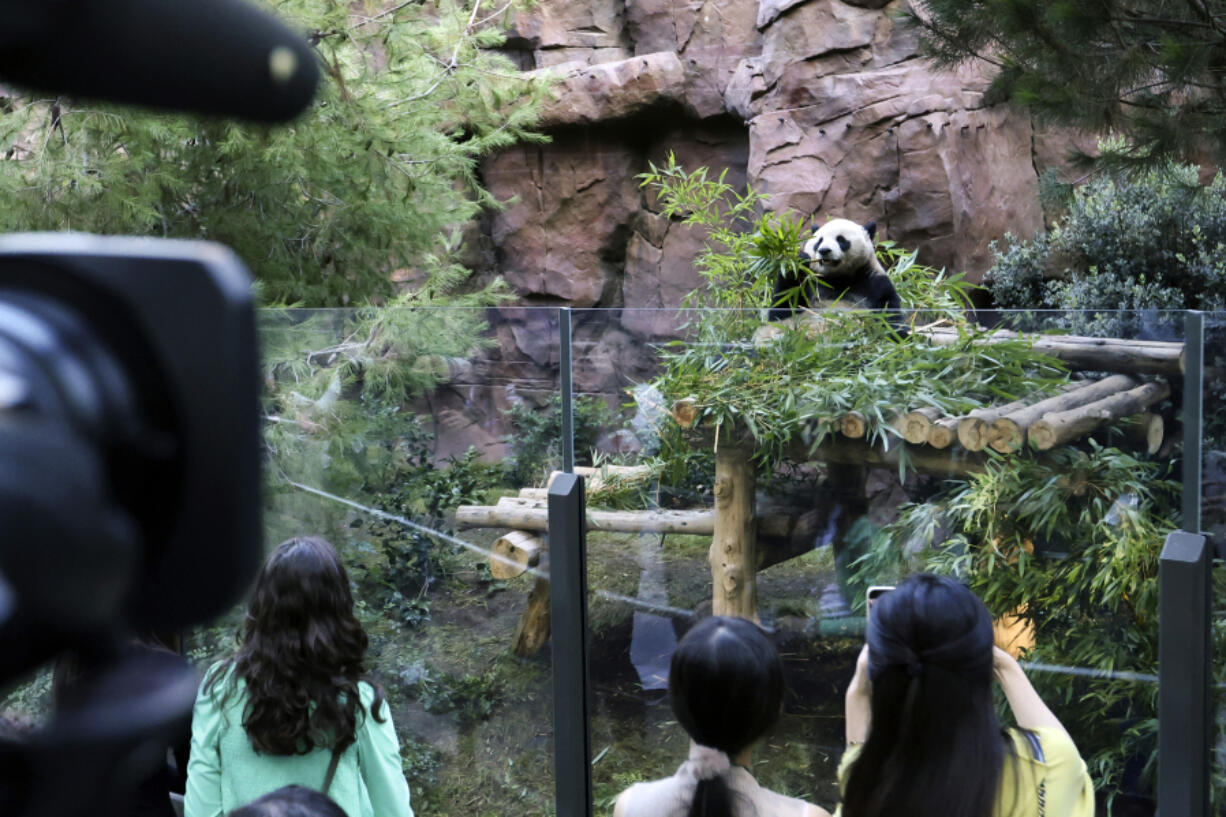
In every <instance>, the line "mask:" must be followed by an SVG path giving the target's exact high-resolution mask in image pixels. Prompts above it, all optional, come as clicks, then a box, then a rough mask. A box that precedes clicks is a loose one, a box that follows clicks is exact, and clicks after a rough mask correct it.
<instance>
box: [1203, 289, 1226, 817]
mask: <svg viewBox="0 0 1226 817" xmlns="http://www.w3.org/2000/svg"><path fill="white" fill-rule="evenodd" d="M1203 400H1204V421H1205V437H1204V442H1203V444H1202V452H1203V459H1202V467H1203V471H1202V493H1201V530H1202V531H1204V532H1205V533H1207V534H1208V535H1209V536H1210V537H1212V541H1213V542H1214V543H1215V544H1216V546H1217V548H1218V553H1221V552H1222V550H1221V549H1222V548H1223V547H1224V546H1226V312H1207V313H1205V374H1204V392H1203ZM1215 565H1216V569H1215V570H1214V571H1213V591H1214V592H1213V611H1214V612H1213V644H1212V649H1213V674H1212V679H1213V684H1214V690H1213V691H1214V695H1213V703H1214V710H1215V711H1214V719H1215V724H1216V728H1215V730H1214V747H1213V787H1214V797H1215V802H1216V803H1217V804H1218V806H1217V807H1218V809H1219V810H1220V809H1221V804H1222V803H1223V802H1226V570H1223V569H1222V562H1221V561H1220V560H1219V561H1217V562H1216V563H1215Z"/></svg>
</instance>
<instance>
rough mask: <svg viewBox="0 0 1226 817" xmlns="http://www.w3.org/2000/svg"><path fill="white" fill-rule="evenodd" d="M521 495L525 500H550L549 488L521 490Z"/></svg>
mask: <svg viewBox="0 0 1226 817" xmlns="http://www.w3.org/2000/svg"><path fill="white" fill-rule="evenodd" d="M519 495H520V496H521V497H523V498H524V499H549V489H548V488H520V489H519Z"/></svg>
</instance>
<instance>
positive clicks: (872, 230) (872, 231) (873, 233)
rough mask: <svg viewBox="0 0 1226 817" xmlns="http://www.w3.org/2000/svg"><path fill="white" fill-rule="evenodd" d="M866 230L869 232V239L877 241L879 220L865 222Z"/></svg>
mask: <svg viewBox="0 0 1226 817" xmlns="http://www.w3.org/2000/svg"><path fill="white" fill-rule="evenodd" d="M864 232H866V233H868V240H869V241H876V240H877V222H875V221H870V222H869V223H868V224H865V225H864Z"/></svg>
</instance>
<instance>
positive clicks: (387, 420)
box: [188, 308, 561, 814]
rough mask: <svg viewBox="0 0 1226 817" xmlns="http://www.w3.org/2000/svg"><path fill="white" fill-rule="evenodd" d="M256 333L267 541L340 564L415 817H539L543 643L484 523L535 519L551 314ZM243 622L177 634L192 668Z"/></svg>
mask: <svg viewBox="0 0 1226 817" xmlns="http://www.w3.org/2000/svg"><path fill="white" fill-rule="evenodd" d="M260 327H261V342H262V353H263V359H264V369H263V374H264V376H265V382H266V390H265V398H264V412H265V414H264V420H265V455H266V470H267V474H266V481H267V501H266V506H265V528H266V537H265V538H266V543H267V546H268V547H270V548H271V547H273V546H274V545H275V544H276V543H278V542H281V541H282V540H285V539H287V538H289V537H293V536H298V535H303V534H316V535H320V536H323V537H324V538H326V539H328V540H329V541H331V542H332V543H334V544H335V545H336V547H337V549H338V551H339V552H340V554H341V556H342V558H343V560H344V563H345V565H346V566H347V568H348V571H349V576H350V579H351V582H352V585H353V587H354V589H355V594H356V599H357V608H358V617H359V620H360V621H361V623H362V625H363V627H364V628H365V630H366V632H367V634H368V636H369V638H370V648H369V652H368V668H369V670H370V672H371V674H372V675H373V677H374V678H375V679H376V680H378V681H379V682H380V683H381V684H382V686H383V689H384V690H385V691H386V694H387V697H388V700H389V701H390V704H391V713H392V719H393V722H394V723H395V725H396V730H397V733H398V735H399V738H400V742H401V758H402V761H403V768H404V773H405V775H406V777H407V779H408V782H409V786H410V791H411V793H412V800H413V807H414V809H415V811H416V812H417V813H419V814H432V813H448V810H449V809H451V808H453V807H455V806H457V805H462V810H463V811H464V813H467V814H547V813H550V812H551V811H552V810H553V802H554V786H553V776H554V771H553V745H552V744H553V739H552V731H553V730H552V719H553V710H552V700H553V698H552V691H551V659H550V653H549V650H548V648H547V647H546V646H545V645H544V637H545V636H547V634H548V633H547V631H545V632H543V633H542V632H537V631H531V630H530V629H529V631H527V632H524V623H525V622H528V623H532V621H533V620H532V619H531V615H530V612H531V610H532V609H533V608H532V604H533V603H535V602H536V601H537V599H538V597H539V591H537V590H536V588H537V586H538V578H537V576H536V575H534V574H537V573H538V572H539V571H537V570H536V568H535V563H533V565H534V566H533V567H529V565H528V562H527V561H526V560H525V562H524V563H522V564H520V563H516V562H514V561H512V560H510V559H506V558H503V559H501V560H500V559H499V558H497V554H500V553H506V552H510V550H509V549H507V550H503V545H501V544H499V543H500V542H503V540H505V539H506V538H507V537H506V536H504V534H505V532H506V531H505V530H499V529H497V527H496V526H491V525H494V524H495V523H492V522H491V521H490V520H489V519H486V518H484V517H483V514H486V515H488V514H489V513H492V512H494V510H495V509H496V508H498V507H500V506H502V507H504V508H505V507H506V505H507V503H508V502H509V503H510V505H511V507H512V508H513V509H518V510H525V509H526V510H531V509H532V508H535V507H536V506H537V505H540V504H541V503H540V502H539V501H538V500H536V499H521V498H520V490H519V489H520V488H521V487H527V486H540V485H543V484H544V477H545V475H546V474H547V473H548V472H549V471H550V470H551V469H552V468H553V467H556V463H557V462H558V458H559V452H560V448H561V443H560V440H561V426H560V422H559V412H558V406H559V404H560V396H559V392H558V361H559V344H558V311H557V310H556V309H519V308H514V309H513V308H499V309H491V310H482V309H446V310H444V309H418V310H408V309H397V310H373V309H372V310H287V311H264V312H263V313H262V314H261V316H260ZM463 506H468V507H469V508H470V510H469V511H468V513H467V515H465V513H464V512H463V511H462V510H458V509H460V508H462V507H463ZM474 508H475V510H473V509H474ZM538 516H540V518H541V520H542V522H543V518H544V512H543V511H542V512H541V513H540V514H538ZM521 527H524V525H521ZM543 536H544V534H543V531H542V530H541V526H540V525H538V526H536V527H532V528H531V529H530V531H528V532H526V533H525V534H524V535H523V536H522V537H520V538H519V539H518V544H517V547H518V548H519V549H520V551H525V550H527V549H528V548H529V547H530V545H531V543H532V542H536V543H538V544H539V543H540V542H541V540H542V538H543ZM526 611H527V612H526ZM242 615H243V610H242V609H236V610H235V611H234V612H233V614H232V615H231V616H229V617H227V618H225V619H224V620H222V621H219V622H216V624H215V625H214V626H212V627H209V628H204V629H201V630H199V631H197V632H195V633H193V634H192V636H191V638H190V639H189V643H188V646H189V649H190V651H191V655H192V657H193V658H194V659H196V660H197V661H198V662H199V663H200V664H201V666H208V665H209V664H210V663H211V662H212V661H213V660H215V659H217V658H218V657H221V656H225V655H227V654H229V653H230V652H231V651H232V650H233V648H234V639H233V633H234V631H235V628H236V625H237V623H238V622H239V620H240V619H241V617H242Z"/></svg>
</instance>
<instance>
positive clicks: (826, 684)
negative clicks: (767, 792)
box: [572, 309, 1184, 813]
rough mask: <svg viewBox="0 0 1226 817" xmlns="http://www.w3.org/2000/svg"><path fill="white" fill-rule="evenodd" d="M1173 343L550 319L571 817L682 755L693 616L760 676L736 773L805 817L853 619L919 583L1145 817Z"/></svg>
mask: <svg viewBox="0 0 1226 817" xmlns="http://www.w3.org/2000/svg"><path fill="white" fill-rule="evenodd" d="M1183 327H1184V315H1183V313H1175V312H1153V313H1145V314H1137V313H1105V312H1097V313H1043V312H1027V313H1006V312H986V313H969V312H960V311H956V310H942V309H936V310H931V311H926V312H915V313H908V314H906V315H901V316H894V317H892V318H891V317H890V316H887V315H884V314H883V313H876V314H872V313H856V312H852V311H849V310H828V311H827V312H826V313H824V314H821V315H811V316H802V317H797V316H794V317H792V318H789V319H786V320H776V321H771V322H763V320H762V319H761V316H760V315H759V314H758V313H757V312H735V311H697V310H695V311H673V310H630V309H622V310H576V311H575V312H574V331H573V338H572V342H573V345H574V361H575V362H574V371H575V386H574V388H575V401H576V423H575V443H576V444H575V450H576V457H577V462H578V463H579V465H580V466H583V467H586V468H587V469H589V470H588V471H587V472H586V473H587V475H588V477H589V483H588V494H587V496H588V505H587V507H588V513H589V534H588V584H589V604H590V634H591V643H590V656H591V678H592V687H593V695H592V702H593V703H592V738H591V746H592V753H593V756H592V763H593V767H592V771H593V785H594V789H595V800H596V807H597V811H598V812H601V811H602V810H603V812H604V813H608V811H609V810H610V809H611V807H612V805H613V803H614V802H615V800H616V798H617V796H618V794H619V793H620V792H621V791H623V790H624V789H625V788H626V787H627V786H628V785H630V784H631V783H634V782H637V781H643V780H653V779H657V778H663V777H667V776H669V775H671V774H673V773H674V771H675V770H676V769H677V767H678V765H679V764H680V763H681V762H682V761H684V760H685V759H686V757H687V746H688V742H689V739H688V737H687V735H686V733H685V731H684V730H683V729H682V728H681V727H680V726H679V725H678V723H677V719H676V717H675V716H674V714H673V712H672V711H671V710H670V705H669V702H668V698H667V688H668V675H669V662H670V659H671V656H672V655H673V652H674V650H675V649H676V646H677V644H678V642H679V640H680V639H681V638H683V637H684V635H685V633H686V632H687V631H688V630H689V629H690V628H691V627H692V626H693V625H694V624H695V622H696V621H697V620H699V619H701V618H702V617H704V616H706V615H708V614H710V613H711V612H712V611H714V612H716V613H727V614H734V615H741V616H744V617H750V618H754V619H755V620H757V621H759V622H760V623H761V625H762V626H763V628H765V630H766V631H767V633H768V634H769V636H770V638H771V640H772V641H773V642H774V644H775V646H776V647H777V649H778V652H779V654H780V656H781V658H782V661H783V667H784V673H785V678H786V685H787V693H786V695H785V696H784V699H783V702H782V705H783V714H782V717H781V718H780V719H779V722H778V723H777V724H776V725H775V727H774V728H773V729H772V730H771V731H770V732H769V733H768V734H767V736H766V738H765V739H764V740H763V741H762V743H761V744H760V745H759V746H758V747H757V749H756V753H755V756H754V760H753V765H752V770H753V774H754V775H755V776H756V778H757V780H758V782H759V783H760V784H761V785H763V786H766V787H767V788H770V789H773V790H775V791H777V792H783V793H786V794H788V795H792V796H795V797H800V798H803V799H805V800H809V801H811V802H814V803H816V804H818V805H820V806H822V807H824V808H827V809H829V810H833V809H834V806H835V805H836V804H837V802H838V799H839V793H838V788H837V784H836V779H837V770H838V767H839V763H840V759H841V758H842V757H843V755H844V748H845V734H844V724H845V721H844V691H845V689H846V688H847V686H848V683H849V681H850V679H851V678H852V674H853V669H854V667H855V664H856V658H857V655H858V654H859V651H860V649H861V646H862V645H863V643H864V630H865V622H866V619H865V605H866V595H867V593H868V592H869V588H870V587H874V586H895V585H897V584H899V583H900V582H901V581H903V580H904V579H906V578H907V577H908V576H911V575H913V574H916V573H921V572H935V573H939V574H944V575H948V576H953V577H955V578H956V579H957V580H959V581H960V582H964V583H965V584H966V585H967V586H969V587H970V589H971V590H972V591H973V592H974V593H975V594H977V595H978V596H980V597H981V598H982V599H983V601H984V602H985V604H986V605H987V607H988V609H989V611H990V613H991V614H992V616H993V618H994V620H995V638H996V642H997V644H999V645H1000V646H1002V647H1004V648H1005V649H1007V650H1008V651H1009V652H1010V653H1012V654H1013V655H1014V656H1016V658H1017V659H1020V665H1021V667H1023V668H1024V670H1025V672H1026V674H1027V675H1028V676H1029V678H1030V680H1031V681H1032V682H1033V684H1034V686H1035V688H1036V689H1037V690H1038V691H1039V693H1040V695H1041V696H1042V698H1043V699H1044V700H1045V701H1046V702H1047V704H1048V705H1049V706H1050V707H1051V709H1052V710H1053V711H1054V712H1055V714H1056V715H1057V716H1058V718H1059V719H1060V721H1061V723H1063V724H1064V725H1065V726H1066V727H1067V728H1068V730H1069V732H1070V733H1071V734H1072V736H1073V738H1074V740H1075V742H1076V745H1077V748H1078V749H1079V750H1080V753H1081V755H1082V757H1083V758H1084V759H1085V760H1086V762H1087V764H1088V766H1089V769H1090V773H1091V775H1092V776H1093V779H1094V782H1095V784H1096V786H1097V788H1098V794H1097V796H1098V800H1099V803H1100V806H1102V807H1106V806H1107V804H1112V806H1113V807H1114V808H1116V809H1122V808H1125V807H1134V808H1137V809H1140V810H1141V811H1140V813H1144V812H1145V811H1146V810H1150V811H1152V809H1153V804H1154V797H1155V787H1154V786H1155V783H1154V781H1155V772H1156V763H1155V757H1156V751H1157V740H1156V734H1157V732H1156V725H1157V700H1158V695H1157V690H1158V675H1157V673H1158V668H1157V637H1158V622H1157V611H1158V581H1157V579H1158V556H1159V554H1160V551H1161V548H1162V543H1163V540H1164V538H1165V536H1166V534H1167V533H1168V532H1169V531H1170V530H1173V529H1175V528H1177V527H1178V526H1179V512H1180V499H1181V485H1180V482H1179V480H1180V471H1179V468H1178V464H1177V462H1178V459H1179V457H1180V455H1181V451H1180V445H1181V425H1180V405H1181V403H1182V393H1181V389H1182V385H1181V384H1182V378H1181V368H1180V367H1181V352H1182V338H1183V333H1184V328H1183ZM750 530H752V531H753V532H754V535H753V536H748V535H746V534H745V533H743V532H744V531H750ZM730 531H731V532H732V533H729V532H730ZM751 543H752V544H751ZM899 598H902V597H901V596H900V597H899ZM920 671H921V672H922V668H920ZM997 706H998V710H999V712H1000V715H1001V717H1002V722H1003V723H1005V724H1006V725H1008V724H1011V723H1013V722H1014V721H1013V716H1012V714H1011V712H1010V710H1009V708H1008V706H1007V705H1006V703H1005V702H1004V699H1003V697H1002V696H1000V695H998V696H997ZM1018 746H1019V747H1021V748H1022V749H1025V745H1024V744H1020V743H1019V744H1018ZM1027 751H1028V750H1027Z"/></svg>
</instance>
